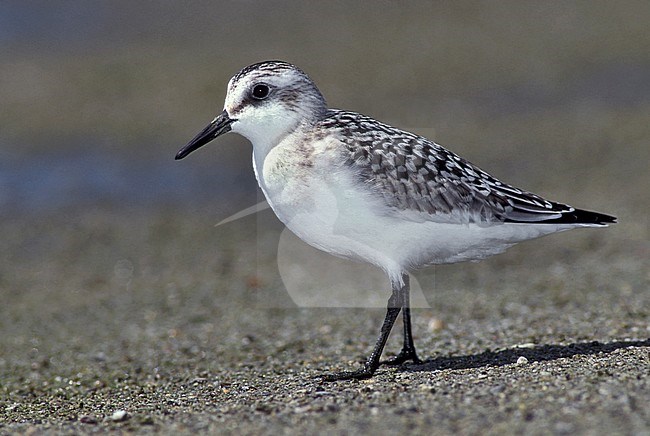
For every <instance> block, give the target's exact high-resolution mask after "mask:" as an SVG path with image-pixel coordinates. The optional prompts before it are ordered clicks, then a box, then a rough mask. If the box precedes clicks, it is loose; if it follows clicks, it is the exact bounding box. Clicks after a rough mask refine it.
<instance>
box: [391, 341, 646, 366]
mask: <svg viewBox="0 0 650 436" xmlns="http://www.w3.org/2000/svg"><path fill="white" fill-rule="evenodd" d="M629 347H650V339H646V340H634V341H616V342H609V343H606V344H604V343H601V342H598V341H593V342H581V343H574V344H569V345H538V346H534V347H530V348H528V347H526V348H524V347H514V348H509V349H506V350H499V351H492V350H486V351H484V352H482V353H480V354H471V355H466V356H443V357H436V358H435V359H429V360H425V361H423V362H422V363H418V364H410V365H404V366H402V368H401V370H402V371H405V372H420V371H440V370H443V369H470V368H482V367H486V366H504V365H511V364H513V363H516V362H517V359H519V358H520V357H521V356H523V357H525V358H526V359H528V361H529V362H543V361H549V360H556V359H560V358H563V357H571V356H575V355H577V354H580V355H591V354H598V353H611V352H613V351H615V350H618V349H620V348H629Z"/></svg>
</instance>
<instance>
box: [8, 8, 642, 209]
mask: <svg viewBox="0 0 650 436" xmlns="http://www.w3.org/2000/svg"><path fill="white" fill-rule="evenodd" d="M649 18H650V6H648V3H647V2H518V1H513V2H509V1H503V2H445V3H438V2H433V3H430V2H420V3H418V2H409V3H408V4H401V3H393V2H365V3H364V2H358V3H354V4H348V3H347V2H326V3H316V2H285V1H270V2H264V3H260V2H253V1H239V2H207V1H205V2H201V1H196V2H190V3H181V2H171V1H156V2H127V1H116V0H113V1H98V2H84V1H66V2H48V1H30V2H21V1H13V2H11V1H9V2H3V3H2V5H0V101H1V102H2V106H1V109H0V126H1V127H0V208H1V210H2V215H7V214H13V213H31V212H35V213H38V214H41V213H55V212H62V211H66V210H67V211H70V210H71V209H70V208H71V207H72V208H74V207H83V208H88V207H112V208H116V209H117V210H120V209H131V208H136V209H143V208H144V209H151V208H157V207H159V206H165V207H169V206H171V207H173V208H176V207H179V208H181V207H182V208H187V209H186V210H187V211H188V213H199V211H202V212H203V213H209V214H210V215H211V216H212V217H213V219H214V220H216V221H218V220H219V219H220V218H224V217H226V216H228V215H230V214H231V213H235V212H236V211H237V210H238V209H239V208H241V207H245V206H249V205H252V204H254V203H255V202H256V201H257V199H258V192H257V188H256V184H255V180H254V177H253V173H252V170H251V168H250V162H249V160H250V152H251V150H250V145H249V144H248V143H247V142H246V141H245V140H244V139H243V138H239V137H236V136H234V135H228V136H227V137H225V138H222V140H221V141H220V142H219V143H217V144H212V145H211V146H210V147H208V148H206V149H204V150H202V151H201V152H200V154H199V155H196V156H192V158H191V159H190V160H186V161H183V162H174V161H173V156H174V153H175V151H176V150H177V149H178V148H179V147H180V146H181V145H183V144H184V143H185V142H186V141H187V140H188V139H189V138H190V137H192V136H193V134H194V133H196V132H197V131H198V130H199V129H200V128H201V127H202V126H203V125H204V124H205V123H206V122H207V121H209V120H210V119H212V117H213V116H214V115H215V114H216V113H217V112H218V111H220V109H221V107H222V102H223V97H224V94H225V84H226V82H227V80H228V79H229V78H230V76H231V75H232V74H234V73H235V72H236V71H238V70H239V69H240V68H241V67H243V66H245V65H247V64H250V63H253V62H256V61H260V60H264V59H284V60H288V61H290V62H293V63H295V64H297V65H299V66H301V67H302V68H303V69H304V70H306V71H307V72H308V73H309V74H311V76H312V77H313V79H314V80H315V81H316V82H317V84H318V85H319V87H320V88H321V90H322V91H323V93H324V94H325V96H326V98H328V100H329V102H330V104H331V105H332V106H334V107H342V108H346V109H352V110H357V111H360V112H362V113H366V114H369V115H371V116H375V117H376V118H379V119H381V120H383V121H386V122H389V123H392V124H394V125H397V126H400V127H403V128H407V129H410V130H415V131H416V132H420V133H425V134H427V135H428V136H430V137H431V136H434V137H435V139H436V140H437V141H438V142H440V143H442V144H445V145H448V146H450V147H451V148H452V149H453V150H455V151H457V152H458V153H460V154H462V155H465V156H466V157H468V158H470V160H472V161H474V162H475V163H477V164H479V165H480V166H482V167H484V168H486V169H488V170H489V171H491V172H493V173H494V174H496V175H497V176H500V177H502V178H504V179H506V180H507V181H510V182H512V183H515V184H519V185H522V186H524V187H526V188H529V189H533V190H537V191H541V193H542V194H546V193H549V194H550V193H554V198H558V197H559V198H558V199H559V200H564V201H573V202H574V203H577V204H578V205H580V206H591V207H595V208H601V209H605V210H610V211H611V210H612V209H613V210H617V209H618V210H620V209H621V208H625V209H628V208H629V209H634V208H635V206H634V203H633V202H631V201H626V200H635V199H636V200H638V199H639V196H645V195H646V194H647V192H646V191H645V189H644V190H642V192H640V193H635V192H629V193H627V192H626V191H628V190H629V189H630V186H639V184H643V185H644V186H647V185H648V181H649V179H648V176H647V172H648V171H647V166H648V159H647V158H648V142H647V140H648V135H647V133H648V130H647V124H648V121H649V120H650V118H649V117H648V115H649V113H650V111H649V107H650V79H649V78H650V30H649V29H648V27H649V26H648V19H649ZM567 183H568V184H569V187H568V188H563V187H562V186H563V185H566V184H567ZM628 194H629V195H628ZM583 195H584V196H586V197H587V198H588V201H587V199H586V200H585V201H581V199H580V197H581V196H583ZM603 197H604V198H603ZM612 197H615V198H614V199H613V198H612ZM616 198H617V199H618V200H617V199H616ZM612 203H615V204H612ZM646 204H647V202H646ZM614 206H616V207H614ZM644 206H645V205H644Z"/></svg>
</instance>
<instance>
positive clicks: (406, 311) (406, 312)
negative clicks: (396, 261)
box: [381, 274, 422, 365]
mask: <svg viewBox="0 0 650 436" xmlns="http://www.w3.org/2000/svg"><path fill="white" fill-rule="evenodd" d="M402 280H403V281H404V287H403V291H402V293H401V294H402V300H401V306H402V320H403V321H404V345H403V346H402V351H400V352H399V354H398V355H397V356H395V357H393V358H392V359H388V360H385V361H383V362H381V363H382V364H383V365H401V364H402V363H404V362H406V361H408V360H412V361H413V363H422V361H421V360H420V359H419V358H418V355H417V353H416V352H415V345H413V334H412V333H411V302H410V295H409V294H410V285H409V276H408V274H404V275H403V276H402Z"/></svg>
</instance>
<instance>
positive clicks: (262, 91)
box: [251, 83, 271, 100]
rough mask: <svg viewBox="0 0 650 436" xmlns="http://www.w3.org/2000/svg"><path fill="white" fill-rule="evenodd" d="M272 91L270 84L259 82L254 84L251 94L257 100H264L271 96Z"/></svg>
mask: <svg viewBox="0 0 650 436" xmlns="http://www.w3.org/2000/svg"><path fill="white" fill-rule="evenodd" d="M270 91H271V90H270V89H269V85H265V84H263V83H259V84H257V85H255V86H253V91H252V92H251V96H252V97H253V98H254V99H256V100H264V99H265V98H266V97H268V96H269V92H270Z"/></svg>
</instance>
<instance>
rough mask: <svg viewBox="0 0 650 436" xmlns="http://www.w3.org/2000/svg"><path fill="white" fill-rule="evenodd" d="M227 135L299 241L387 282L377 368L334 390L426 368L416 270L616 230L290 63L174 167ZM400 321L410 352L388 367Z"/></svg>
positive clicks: (266, 68)
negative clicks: (397, 123) (327, 94)
mask: <svg viewBox="0 0 650 436" xmlns="http://www.w3.org/2000/svg"><path fill="white" fill-rule="evenodd" d="M230 131H233V132H236V133H239V134H241V135H243V136H244V137H246V138H248V140H250V141H251V142H252V144H253V168H254V170H255V175H256V177H257V181H258V182H259V185H260V188H261V189H262V191H263V192H264V195H265V196H266V199H267V201H268V203H269V204H270V205H271V207H272V208H273V211H274V212H275V214H276V215H277V216H278V218H279V219H280V220H281V221H282V222H283V223H284V224H285V225H286V226H287V227H288V228H289V229H290V230H291V231H293V232H294V233H295V234H296V235H297V236H298V237H300V238H301V239H302V240H303V241H305V242H307V243H308V244H310V245H312V246H314V247H316V248H319V249H321V250H323V251H326V252H328V253H331V254H333V255H336V256H340V257H344V258H349V259H355V260H361V261H364V262H368V263H370V264H373V265H376V266H378V267H379V268H381V269H382V270H384V271H385V272H386V274H387V275H388V277H389V279H390V283H391V287H392V295H391V297H390V298H389V300H388V310H387V313H386V318H385V319H384V323H383V325H382V327H381V333H380V335H379V339H378V340H377V343H376V345H375V347H374V349H373V351H372V353H371V354H370V357H369V358H368V360H367V361H366V363H365V364H364V365H363V366H362V367H361V368H360V369H358V370H356V371H351V372H342V373H336V374H332V375H328V376H326V377H325V379H326V380H343V379H352V378H357V379H360V378H367V377H371V376H372V375H373V374H374V372H375V371H376V370H377V368H378V367H379V365H380V363H386V364H391V365H397V364H402V363H404V362H406V361H413V362H415V363H418V362H420V359H419V358H418V356H417V354H416V352H415V347H414V345H413V337H412V335H411V319H410V307H409V276H408V271H409V270H412V269H417V268H421V267H424V266H428V265H436V264H444V263H454V262H462V261H468V260H470V261H472V260H479V259H483V258H486V257H488V256H492V255H494V254H498V253H502V252H503V251H504V250H506V249H507V248H508V247H511V246H512V245H514V244H516V243H517V242H521V241H524V240H527V239H533V238H537V237H540V236H544V235H548V234H550V233H555V232H560V231H564V230H569V229H573V228H576V227H602V226H607V224H608V223H615V222H616V218H615V217H613V216H609V215H605V214H601V213H597V212H589V211H586V210H581V209H575V208H573V207H571V206H568V205H566V204H562V203H556V202H552V201H548V200H545V199H543V198H542V197H540V196H538V195H535V194H533V193H530V192H527V191H524V190H522V189H518V188H515V187H514V186H511V185H508V184H506V183H504V182H501V181H500V180H498V179H497V178H495V177H493V176H491V175H490V174H488V173H487V172H485V171H483V170H481V169H480V168H478V167H477V166H475V165H473V164H472V163H470V162H468V161H467V160H465V159H463V158H462V157H460V156H458V155H456V154H454V153H453V152H451V151H449V150H447V149H445V148H443V147H442V146H440V145H438V144H436V143H435V142H433V141H430V140H428V139H426V138H423V137H421V136H418V135H415V134H413V133H409V132H405V131H403V130H399V129H396V128H394V127H391V126H389V125H387V124H384V123H381V122H379V121H376V120H374V119H372V118H370V117H367V116H364V115H361V114H358V113H355V112H348V111H343V110H339V109H330V108H328V106H327V104H326V102H325V99H324V98H323V95H322V94H321V93H320V91H319V90H318V88H317V87H316V85H315V84H314V82H313V81H312V80H311V79H310V78H309V76H307V74H305V73H304V72H303V71H302V70H300V69H299V68H298V67H296V66H294V65H292V64H289V63H287V62H281V61H267V62H260V63H257V64H254V65H250V66H248V67H246V68H244V69H243V70H241V71H240V72H239V73H237V74H236V75H235V76H234V77H233V78H232V79H230V82H229V83H228V90H227V94H226V101H225V105H224V110H223V112H221V113H220V114H219V115H218V116H217V117H216V118H215V119H214V120H212V122H210V124H209V125H208V126H207V127H206V128H205V129H203V130H202V131H201V132H200V133H199V134H198V135H196V137H194V138H193V139H192V140H191V141H190V142H189V143H188V144H187V145H186V146H185V147H183V148H182V149H181V150H180V151H179V152H178V154H177V155H176V159H182V158H184V157H185V156H187V155H188V154H190V153H191V152H192V151H194V150H196V149H198V148H199V147H201V146H203V145H205V144H207V143H208V142H210V141H212V140H213V139H215V138H217V137H218V136H220V135H222V134H224V133H227V132H230ZM400 310H402V311H403V313H402V318H403V322H404V345H403V347H402V350H401V351H400V353H399V354H398V355H397V356H396V357H395V358H393V359H390V360H388V361H385V362H380V357H381V354H382V351H383V349H384V345H385V343H386V340H387V339H388V335H389V333H390V330H391V328H392V326H393V324H394V322H395V319H396V318H397V315H398V314H399V312H400Z"/></svg>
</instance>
